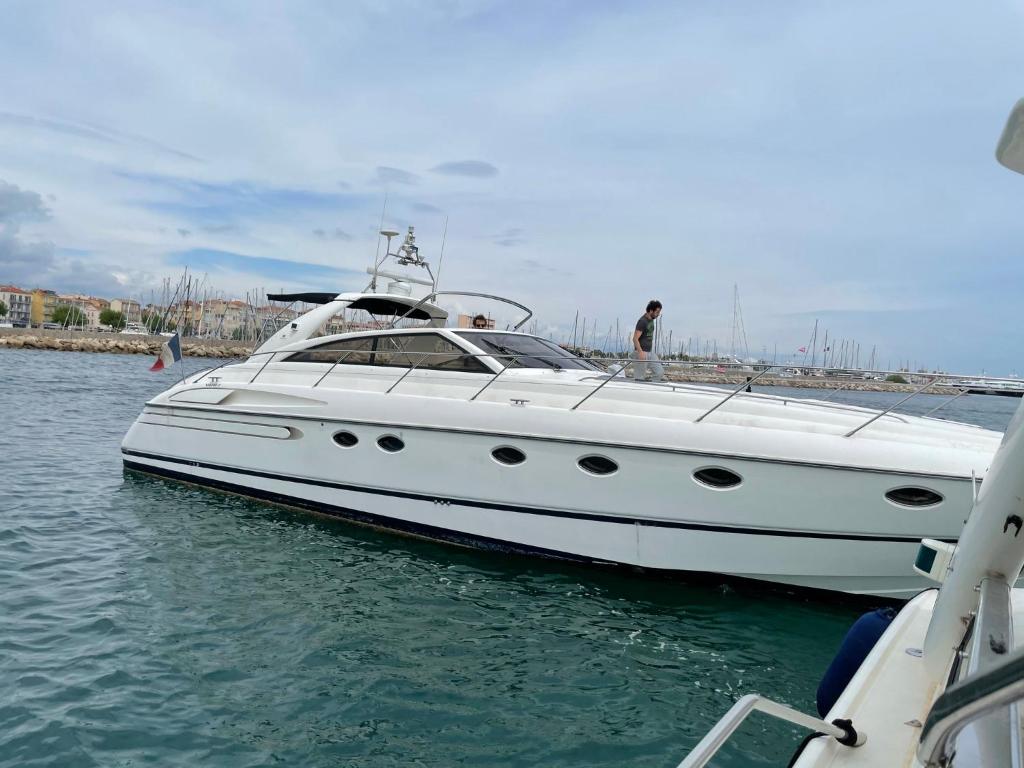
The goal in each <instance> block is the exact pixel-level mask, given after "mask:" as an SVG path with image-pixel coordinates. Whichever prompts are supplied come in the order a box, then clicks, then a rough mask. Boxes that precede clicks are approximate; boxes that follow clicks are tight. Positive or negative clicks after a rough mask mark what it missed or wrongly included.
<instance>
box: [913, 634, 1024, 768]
mask: <svg viewBox="0 0 1024 768" xmlns="http://www.w3.org/2000/svg"><path fill="white" fill-rule="evenodd" d="M1020 701H1024V649H1020V650H1017V651H1015V652H1014V653H1012V654H1009V655H1008V656H1007V659H1006V661H1004V662H1003V663H1001V664H998V665H996V666H993V667H991V668H989V669H988V670H987V671H984V672H981V673H978V674H975V675H971V676H970V677H968V678H966V679H964V680H962V681H960V682H958V683H954V684H953V685H951V686H949V687H948V688H947V689H946V691H945V692H944V693H943V694H942V695H941V696H939V698H937V699H936V700H935V703H934V704H933V705H932V708H931V711H930V712H929V713H928V717H927V719H926V720H925V723H924V726H923V727H922V728H921V739H920V741H919V742H918V747H917V759H918V760H919V761H920V763H921V764H922V765H924V766H925V767H926V768H940V766H947V765H949V761H950V755H951V751H952V750H951V747H952V745H953V743H954V742H955V740H956V737H957V735H958V734H960V733H961V732H962V731H963V730H964V728H966V727H967V726H969V725H971V724H972V723H975V722H977V721H978V720H980V719H981V718H983V717H985V716H987V715H990V714H993V713H995V712H999V711H1001V710H1004V709H1005V708H1007V707H1011V708H1012V706H1013V705H1014V704H1016V703H1018V702H1020ZM1010 728H1016V725H1015V721H1014V720H1013V719H1011V721H1010ZM1005 746H1008V747H1009V749H1010V750H1011V751H1010V754H1009V755H1008V757H1009V759H1008V760H1006V761H1005V762H1002V763H999V764H1000V765H1007V766H1014V767H1018V766H1020V764H1021V756H1020V746H1019V742H1018V741H1017V740H1016V739H1010V740H1009V744H1008V745H1005Z"/></svg>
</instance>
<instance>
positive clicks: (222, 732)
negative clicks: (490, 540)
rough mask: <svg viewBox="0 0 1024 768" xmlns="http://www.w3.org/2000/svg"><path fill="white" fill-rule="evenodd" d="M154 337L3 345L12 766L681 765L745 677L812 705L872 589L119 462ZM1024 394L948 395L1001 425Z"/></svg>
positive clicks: (789, 741)
mask: <svg viewBox="0 0 1024 768" xmlns="http://www.w3.org/2000/svg"><path fill="white" fill-rule="evenodd" d="M150 362H151V361H150V360H149V359H148V358H144V357H141V356H115V355H101V354H84V353H71V352H42V351H34V350H33V351H28V350H24V351H23V350H4V349H0V766H19V768H28V767H29V766H54V767H59V768H75V767H77V766H105V767H106V766H140V765H159V766H190V767H192V766H199V765H202V766H239V767H240V766H278V765H295V766H304V767H307V768H312V767H314V766H403V767H404V766H474V765H478V766H530V767H531V768H535V767H536V766H545V767H553V766H587V767H589V766H616V767H618V766H667V767H671V766H675V765H676V763H677V762H678V761H679V760H680V759H682V757H683V756H684V755H685V754H686V752H687V751H688V750H689V749H690V748H692V747H693V745H694V744H695V743H696V742H697V741H698V740H699V739H700V738H701V736H702V735H703V734H704V732H705V731H706V730H707V729H708V728H709V727H710V726H711V725H712V724H713V723H714V722H715V721H716V720H717V719H718V718H719V717H720V716H721V715H722V714H724V713H725V711H726V710H727V709H728V708H729V707H730V706H731V705H732V703H733V702H734V701H735V700H736V698H737V697H739V696H740V695H742V694H744V693H748V692H754V691H756V692H760V693H762V694H765V695H767V696H770V697H772V698H774V699H777V700H780V701H782V702H785V703H787V704H790V705H792V706H794V707H798V708H800V709H803V710H805V711H808V712H813V709H814V703H813V702H814V692H815V688H816V687H817V684H818V680H819V678H820V676H821V673H822V672H823V671H824V669H825V667H826V666H827V665H828V663H829V661H830V659H831V657H832V654H833V652H834V651H835V649H836V647H837V645H838V644H839V642H840V640H841V639H842V637H843V635H844V633H845V632H846V629H847V628H848V626H849V625H850V623H851V622H852V621H853V620H854V619H856V617H857V616H858V615H859V614H860V613H861V612H862V611H863V610H865V609H866V607H867V606H866V605H865V604H864V603H851V602H849V601H846V600H843V599H841V598H838V597H824V598H822V597H808V596H807V595H806V594H790V593H788V592H786V591H785V590H781V589H775V588H765V587H759V586H757V585H754V584H750V583H724V582H723V581H722V580H721V579H715V578H713V577H712V578H710V579H706V580H694V581H684V580H677V579H664V578H654V577H650V576H643V575H638V574H634V573H630V572H624V571H609V570H602V569H599V568H587V567H579V566H574V565H568V564H565V563H555V562H548V561H543V560H538V559H531V558H525V557H515V556H503V555H498V554H495V553H490V552H486V553H485V552H475V551H471V550H465V549H460V548H456V547H452V546H449V545H443V544H433V543H429V542H424V541H421V540H417V539H411V538H407V537H402V536H399V535H394V534H390V533H384V532H379V531H375V530H370V529H366V528H361V527H358V526H355V525H352V524H348V523H344V522H334V521H330V520H325V519H323V518H319V517H314V516H311V515H307V514H304V513H301V512H294V511H289V510H284V509H281V508H277V507H274V506H270V505H266V504H261V503H257V502H252V501H248V500H245V499H242V498H239V497H235V496H228V495H224V494H220V493H217V492H213V491H208V490H203V489H199V488H194V487H190V486H186V485H182V484H178V483H173V482H168V481H163V480H158V479H152V478H148V477H144V476H139V475H135V474H131V473H128V474H126V473H124V472H123V470H122V467H121V456H120V452H119V444H120V441H121V438H122V436H123V435H124V433H125V431H126V430H127V429H128V427H129V425H130V424H131V422H132V420H133V419H134V418H135V417H136V416H137V415H138V413H139V411H140V410H141V408H142V404H143V403H144V402H145V401H146V400H147V399H148V398H150V397H152V396H153V395H155V394H156V393H157V392H159V391H161V390H162V389H164V388H166V387H167V386H168V385H170V384H171V383H172V382H173V380H174V378H175V377H176V376H177V374H178V371H177V369H175V370H171V371H168V372H164V373H162V374H151V373H149V372H148V370H147V368H148V366H149V364H150ZM202 364H203V363H202V361H189V362H188V369H189V370H196V369H198V368H199V367H200V366H201V365H202ZM764 391H771V392H774V393H778V394H781V393H783V392H784V390H779V389H766V390H764ZM788 393H789V394H793V395H794V396H805V397H806V396H813V395H815V394H821V393H814V392H809V391H807V390H801V391H797V392H788ZM898 398H899V396H894V395H889V394H871V393H842V392H840V393H837V395H836V396H835V397H834V399H836V400H841V401H845V402H856V403H857V404H863V405H874V406H880V405H881V406H885V405H888V404H890V403H891V402H894V401H895V400H896V399H898ZM939 402H942V399H941V398H937V397H920V398H917V399H915V400H912V401H910V403H908V404H907V406H906V410H907V411H913V412H918V413H923V412H925V411H927V410H929V409H930V408H932V407H934V406H935V405H936V404H938V403H939ZM1017 402H1018V401H1016V400H1012V399H1008V398H998V397H985V396H967V397H963V398H960V399H959V400H958V401H956V402H955V403H953V404H952V405H951V406H950V408H949V410H948V412H946V411H943V412H942V414H943V415H946V416H948V417H949V418H956V419H958V420H962V421H968V422H972V423H978V424H982V425H984V426H988V427H991V428H995V429H1002V428H1003V427H1005V425H1006V423H1008V421H1009V417H1010V414H1011V413H1012V410H1013V408H1014V407H1015V406H1016V404H1017ZM801 736H802V734H801V733H799V732H797V731H796V730H795V729H793V728H790V727H788V726H783V725H779V724H777V723H773V722H771V721H768V720H767V719H766V718H762V717H760V716H755V717H754V718H753V719H751V720H750V721H749V722H748V723H747V724H746V725H745V726H744V727H743V728H742V729H741V731H740V732H739V733H738V734H737V735H736V736H735V737H734V738H733V739H732V740H731V741H730V742H729V744H728V745H727V747H726V748H725V750H724V751H723V752H722V753H721V756H720V759H719V760H718V762H717V763H716V765H722V766H758V765H778V764H780V763H781V764H785V762H786V760H787V758H788V755H789V754H790V753H791V752H792V750H793V748H794V747H795V745H796V743H797V742H798V741H799V739H800V737H801Z"/></svg>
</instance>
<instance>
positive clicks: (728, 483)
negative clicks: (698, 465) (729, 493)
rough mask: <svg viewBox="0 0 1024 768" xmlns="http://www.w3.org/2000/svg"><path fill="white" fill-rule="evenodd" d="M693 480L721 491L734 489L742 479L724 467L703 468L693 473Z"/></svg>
mask: <svg viewBox="0 0 1024 768" xmlns="http://www.w3.org/2000/svg"><path fill="white" fill-rule="evenodd" d="M693 479H694V480H696V481H697V482H698V483H700V484H701V485H706V486H707V487H708V488H716V489H718V490H723V489H726V488H735V487H736V486H737V485H739V484H740V483H742V482H743V478H742V477H740V476H739V475H737V474H736V473H735V472H733V471H732V470H731V469H726V468H725V467H704V468H703V469H698V470H697V471H696V472H694V473H693Z"/></svg>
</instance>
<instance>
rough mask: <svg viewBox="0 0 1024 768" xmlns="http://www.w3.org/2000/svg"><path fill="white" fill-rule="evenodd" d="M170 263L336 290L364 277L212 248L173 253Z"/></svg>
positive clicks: (317, 266) (335, 269) (354, 272)
mask: <svg viewBox="0 0 1024 768" xmlns="http://www.w3.org/2000/svg"><path fill="white" fill-rule="evenodd" d="M167 263H169V264H172V265H175V266H180V267H189V268H191V269H194V270H203V271H206V272H245V273H248V274H251V275H259V276H261V277H269V278H275V279H278V280H288V281H292V282H297V283H309V282H311V281H314V282H315V281H323V282H324V284H325V285H328V286H329V287H331V288H333V287H336V286H335V285H334V283H336V282H338V281H340V280H344V279H352V278H354V277H356V276H361V275H362V273H361V272H357V271H355V270H351V269H339V268H338V267H329V266H326V265H324V264H314V263H311V262H306V261H289V260H287V259H273V258H268V257H265V256H248V255H246V254H243V253H234V252H232V251H218V250H213V249H209V248H193V249H191V250H188V251H178V252H176V253H172V254H169V255H168V257H167Z"/></svg>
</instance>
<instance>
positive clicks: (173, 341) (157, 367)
mask: <svg viewBox="0 0 1024 768" xmlns="http://www.w3.org/2000/svg"><path fill="white" fill-rule="evenodd" d="M179 360H181V340H180V339H179V338H178V334H177V332H175V334H174V335H173V336H171V338H169V339H168V340H167V341H165V342H164V343H163V346H162V347H161V348H160V355H159V356H158V357H157V359H156V362H155V363H153V366H152V367H151V368H150V369H149V370H151V371H162V370H163V369H164V368H166V367H167V366H168V365H174V364H175V363H176V362H178V361H179Z"/></svg>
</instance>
